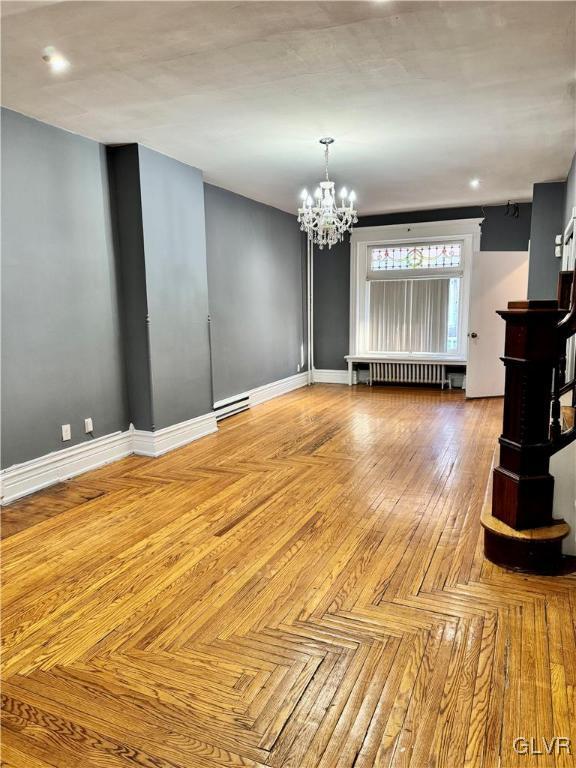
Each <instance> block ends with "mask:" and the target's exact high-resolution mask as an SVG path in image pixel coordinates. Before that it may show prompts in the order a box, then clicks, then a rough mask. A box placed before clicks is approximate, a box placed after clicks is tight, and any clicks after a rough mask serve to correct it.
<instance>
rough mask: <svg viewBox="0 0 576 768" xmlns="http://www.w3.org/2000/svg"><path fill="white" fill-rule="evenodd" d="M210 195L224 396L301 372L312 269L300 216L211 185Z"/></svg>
mask: <svg viewBox="0 0 576 768" xmlns="http://www.w3.org/2000/svg"><path fill="white" fill-rule="evenodd" d="M204 195H205V209H206V239H207V253H208V288H209V296H210V316H211V337H212V368H213V387H214V399H215V401H218V400H223V399H225V398H227V397H231V396H233V395H236V394H239V393H241V392H245V391H247V390H249V389H253V388H254V387H258V386H261V385H263V384H268V383H270V382H272V381H277V380H278V379H282V378H285V377H287V376H291V375H294V374H295V373H297V371H298V366H299V365H300V363H301V354H302V347H303V344H304V334H305V323H304V319H303V305H302V300H303V291H302V285H303V282H305V277H306V273H305V268H304V264H303V249H302V243H303V240H302V237H301V233H300V230H299V228H298V224H297V222H296V217H295V216H292V215H290V214H288V213H284V212H283V211H279V210H278V209H276V208H271V207H270V206H268V205H263V204H262V203H257V202H255V201H254V200H250V199H248V198H246V197H242V196H240V195H237V194H234V193H233V192H228V191H227V190H225V189H220V188H219V187H214V186H212V185H210V184H206V185H205V187H204ZM304 353H305V352H304ZM301 370H302V369H301Z"/></svg>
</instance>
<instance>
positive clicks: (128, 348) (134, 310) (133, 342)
mask: <svg viewBox="0 0 576 768" xmlns="http://www.w3.org/2000/svg"><path fill="white" fill-rule="evenodd" d="M107 154H108V176H109V180H110V210H111V214H112V224H113V232H114V250H115V253H116V258H117V265H118V274H119V279H120V286H121V299H122V300H121V302H120V309H121V315H122V331H123V332H122V339H123V352H124V368H125V375H126V390H127V397H128V412H129V414H130V421H131V422H132V423H133V424H134V425H135V426H136V427H137V428H138V429H144V430H151V429H152V427H153V425H154V415H153V412H152V371H151V367H150V339H149V333H148V330H149V329H148V292H147V290H146V265H145V261H144V232H143V226H142V200H141V194H140V160H139V156H138V145H137V144H130V145H128V146H122V147H108V150H107Z"/></svg>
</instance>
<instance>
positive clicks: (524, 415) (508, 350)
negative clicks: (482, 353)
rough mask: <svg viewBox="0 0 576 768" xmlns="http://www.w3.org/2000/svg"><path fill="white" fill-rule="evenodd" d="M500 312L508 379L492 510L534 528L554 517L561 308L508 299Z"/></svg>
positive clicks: (518, 527)
mask: <svg viewBox="0 0 576 768" xmlns="http://www.w3.org/2000/svg"><path fill="white" fill-rule="evenodd" d="M498 314H499V315H500V316H501V317H502V318H503V319H504V320H505V322H506V342H505V347H504V357H503V358H502V361H503V363H504V365H505V367H506V385H505V392H504V420H503V429H502V436H501V437H500V440H499V442H500V464H499V466H498V467H496V469H495V470H494V478H493V479H494V482H493V496H492V515H493V516H494V517H495V518H497V519H498V520H501V521H502V522H504V523H506V524H507V525H509V526H511V527H512V528H515V529H516V530H521V529H525V528H538V527H541V526H546V525H550V522H551V520H552V502H553V494H554V478H553V477H552V475H550V473H549V462H550V404H551V399H552V379H553V370H554V365H555V363H556V361H557V359H558V350H557V347H558V334H557V330H556V328H557V325H558V322H559V321H560V320H561V319H562V317H563V315H564V314H565V311H562V310H559V309H558V302H557V301H511V302H510V303H509V304H508V309H506V310H503V311H501V312H499V313H498Z"/></svg>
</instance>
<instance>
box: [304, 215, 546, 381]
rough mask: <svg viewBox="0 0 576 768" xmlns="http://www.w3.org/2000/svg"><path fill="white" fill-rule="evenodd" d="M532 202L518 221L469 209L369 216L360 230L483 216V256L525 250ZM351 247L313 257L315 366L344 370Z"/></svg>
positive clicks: (318, 252)
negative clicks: (484, 253) (493, 252)
mask: <svg viewBox="0 0 576 768" xmlns="http://www.w3.org/2000/svg"><path fill="white" fill-rule="evenodd" d="M530 214H531V205H530V203H521V204H520V216H519V218H518V219H515V218H512V217H510V216H506V215H505V206H486V207H485V208H481V207H479V206H469V207H465V208H442V209H437V210H428V211H408V212H406V213H391V214H379V215H375V216H364V217H362V218H361V219H360V220H359V222H358V225H357V226H358V227H376V226H385V225H390V224H410V223H415V222H418V221H448V220H450V219H468V218H480V217H484V223H483V225H482V237H481V240H480V249H481V250H482V251H524V250H527V248H528V240H529V237H530ZM349 312H350V244H349V242H348V241H346V242H344V243H340V244H339V245H337V246H335V247H333V248H331V249H330V250H328V251H327V250H323V251H320V250H317V249H315V252H314V365H315V367H316V368H328V369H334V370H343V369H345V368H346V361H345V360H344V356H345V355H347V354H348V347H349V343H348V342H349V327H350V325H349V324H350V317H349Z"/></svg>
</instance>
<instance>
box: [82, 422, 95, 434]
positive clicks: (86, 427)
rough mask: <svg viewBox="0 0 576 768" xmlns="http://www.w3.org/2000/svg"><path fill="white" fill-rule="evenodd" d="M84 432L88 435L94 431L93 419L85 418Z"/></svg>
mask: <svg viewBox="0 0 576 768" xmlns="http://www.w3.org/2000/svg"><path fill="white" fill-rule="evenodd" d="M84 432H86V434H87V435H88V434H90V433H91V432H94V424H92V419H84Z"/></svg>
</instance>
